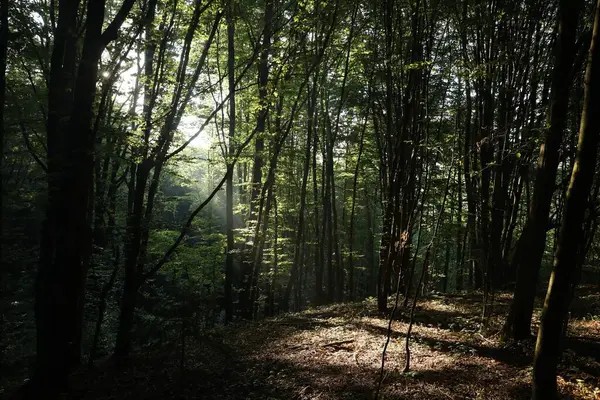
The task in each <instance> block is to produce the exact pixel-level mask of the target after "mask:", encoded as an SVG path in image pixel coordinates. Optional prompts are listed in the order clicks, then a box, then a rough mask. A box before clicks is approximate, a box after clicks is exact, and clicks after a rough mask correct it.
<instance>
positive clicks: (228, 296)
mask: <svg viewBox="0 0 600 400" xmlns="http://www.w3.org/2000/svg"><path fill="white" fill-rule="evenodd" d="M233 13H234V3H233V1H230V2H229V4H228V9H227V75H228V82H229V145H228V151H229V154H228V156H229V160H227V182H226V186H225V191H226V219H227V221H226V225H227V255H226V256H225V318H226V320H227V321H228V322H230V321H232V320H233V280H234V276H233V275H234V267H233V252H234V246H235V243H234V238H233V165H232V160H231V159H232V157H233V156H234V153H235V149H234V139H233V138H234V136H235V47H234V38H235V22H234V19H233Z"/></svg>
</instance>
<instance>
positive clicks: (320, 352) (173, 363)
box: [69, 292, 600, 400]
mask: <svg viewBox="0 0 600 400" xmlns="http://www.w3.org/2000/svg"><path fill="white" fill-rule="evenodd" d="M497 297H498V298H497V299H496V300H495V303H494V307H493V312H494V316H492V317H491V318H490V319H489V320H488V322H487V323H486V325H485V327H484V326H482V322H481V317H480V314H481V301H480V297H479V296H476V295H472V296H445V297H442V296H430V297H429V298H427V299H425V300H422V301H421V302H420V303H419V305H418V307H417V312H416V323H415V326H414V329H413V335H412V341H411V344H410V347H411V354H412V359H411V369H410V372H408V373H402V372H401V371H402V369H403V366H404V360H405V349H404V347H405V332H406V329H407V327H408V313H409V312H408V310H405V309H398V311H397V312H396V314H395V320H394V321H393V324H392V330H391V335H390V342H389V346H388V349H387V356H386V361H385V369H384V375H383V381H382V385H381V392H380V396H379V398H380V399H384V398H385V399H527V398H529V396H530V384H529V382H530V376H531V360H532V356H533V346H534V343H533V338H532V340H531V341H528V342H523V343H516V344H511V345H503V344H501V343H500V342H499V340H498V336H499V335H498V332H499V329H500V326H501V321H502V318H501V317H502V316H503V315H505V312H506V307H507V306H508V301H509V298H508V297H507V296H497ZM598 307H600V296H599V295H598V294H593V292H590V293H582V294H581V295H580V296H579V297H578V299H577V303H576V304H575V305H574V307H573V312H572V314H573V315H572V317H573V321H572V323H571V326H570V337H569V339H568V341H567V343H566V344H565V346H566V349H565V352H564V357H563V358H564V360H563V364H562V365H561V366H560V371H559V378H558V380H559V387H560V390H561V393H562V396H563V397H564V398H572V399H599V398H600V389H599V388H600V379H599V377H600V321H599V320H598V315H599V314H600V312H599V310H598ZM536 318H537V317H536ZM387 329H388V319H387V317H386V316H383V315H380V314H378V313H377V312H376V310H375V304H374V303H373V302H372V301H369V300H367V301H364V302H361V303H352V304H343V305H334V306H329V307H320V308H317V309H314V310H308V311H304V312H301V313H295V314H287V315H284V316H281V317H279V318H275V319H271V320H266V321H261V322H244V323H238V324H234V325H232V326H228V327H225V328H220V329H215V330H211V331H209V332H205V334H203V336H202V337H200V338H197V339H195V340H193V341H192V339H191V338H188V339H187V343H185V353H184V354H183V363H182V352H181V345H180V344H178V345H175V344H174V345H173V346H172V348H170V349H169V348H164V347H163V348H161V349H158V350H156V351H148V352H146V353H145V354H144V355H142V356H139V357H138V358H136V359H135V360H133V362H132V364H131V366H130V367H129V368H127V369H126V370H116V369H115V368H113V367H110V366H108V365H107V366H105V367H103V368H102V370H99V371H98V370H97V371H91V372H85V373H83V372H82V373H80V374H76V375H75V376H74V377H73V391H72V393H71V394H70V396H69V398H73V399H127V398H130V399H157V400H158V399H223V400H225V399H227V400H229V399H298V400H300V399H372V398H375V390H376V387H377V382H378V380H379V376H380V375H379V374H380V370H381V354H382V348H383V345H384V343H385V341H386V337H387Z"/></svg>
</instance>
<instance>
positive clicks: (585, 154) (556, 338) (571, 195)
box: [533, 2, 600, 400]
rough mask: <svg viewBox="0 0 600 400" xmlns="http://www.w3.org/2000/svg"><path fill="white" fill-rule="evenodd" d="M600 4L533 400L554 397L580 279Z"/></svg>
mask: <svg viewBox="0 0 600 400" xmlns="http://www.w3.org/2000/svg"><path fill="white" fill-rule="evenodd" d="M599 34H600V2H597V4H596V10H595V16H594V28H593V37H592V42H591V45H590V51H589V58H588V64H587V68H586V74H585V79H584V84H585V97H584V108H583V112H582V117H581V123H580V127H579V143H578V145H577V156H576V159H575V163H574V165H573V171H572V173H571V181H570V184H569V189H568V190H567V196H566V204H565V209H564V213H563V221H562V227H561V231H560V238H559V243H558V247H557V250H556V253H555V254H554V266H553V270H552V275H551V277H550V283H549V284H548V292H547V294H546V301H545V302H544V309H543V311H542V319H541V324H540V329H539V331H538V337H537V343H536V348H535V357H534V361H533V399H535V400H541V399H554V398H556V396H557V393H556V367H557V364H558V360H559V357H560V354H561V339H562V338H561V336H562V327H563V321H564V319H565V318H566V315H567V312H568V307H569V297H570V296H569V295H570V292H571V285H572V284H573V281H574V279H576V269H575V268H573V261H574V260H576V259H577V258H578V248H579V245H580V242H581V241H582V240H583V229H582V227H583V223H584V217H585V212H586V209H587V208H588V196H589V194H590V191H591V188H592V183H593V179H594V172H595V169H596V159H597V153H598V136H599V131H600V118H598V113H597V110H598V107H600V44H599V43H598V35H599Z"/></svg>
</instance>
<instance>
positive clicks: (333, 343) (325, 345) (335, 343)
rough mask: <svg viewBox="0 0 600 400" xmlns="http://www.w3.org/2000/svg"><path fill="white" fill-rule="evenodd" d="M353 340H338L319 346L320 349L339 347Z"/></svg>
mask: <svg viewBox="0 0 600 400" xmlns="http://www.w3.org/2000/svg"><path fill="white" fill-rule="evenodd" d="M352 342H354V339H346V340H338V341H337V342H331V343H326V344H323V345H321V347H330V346H340V345H342V344H347V343H352Z"/></svg>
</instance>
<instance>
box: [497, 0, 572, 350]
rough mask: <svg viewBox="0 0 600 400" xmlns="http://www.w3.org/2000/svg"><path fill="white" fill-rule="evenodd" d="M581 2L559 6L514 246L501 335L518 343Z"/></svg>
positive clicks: (542, 237) (534, 275)
mask: <svg viewBox="0 0 600 400" xmlns="http://www.w3.org/2000/svg"><path fill="white" fill-rule="evenodd" d="M581 4H582V2H581V1H579V0H575V1H569V0H561V1H560V4H559V35H558V39H557V43H556V53H555V62H554V71H553V73H552V102H551V105H550V111H549V116H548V123H549V127H548V129H546V133H545V141H544V144H543V145H542V146H541V148H540V154H539V159H538V168H537V173H536V179H535V186H534V191H533V197H532V199H531V204H530V207H529V216H528V219H527V222H526V224H525V227H524V228H523V232H522V233H521V236H520V238H519V241H518V243H517V249H516V251H515V256H514V259H513V265H514V266H513V268H514V269H515V270H516V271H517V283H516V286H515V292H514V298H513V302H512V304H511V309H510V312H509V315H508V317H507V320H506V323H505V326H504V329H503V331H504V336H505V337H510V338H512V339H514V340H522V339H526V338H528V337H530V335H531V330H530V326H531V316H532V314H533V304H534V301H535V293H536V285H537V281H538V275H539V271H540V266H541V262H542V256H543V254H544V249H545V243H546V230H547V229H546V228H547V226H548V217H549V215H550V206H551V203H552V196H553V194H554V188H555V182H556V172H557V168H558V163H559V150H560V145H561V143H562V138H563V130H564V126H565V120H566V116H567V111H568V105H569V92H570V87H571V81H570V79H568V76H569V71H570V70H571V68H572V66H573V60H574V57H575V35H576V30H577V20H578V15H579V9H580V8H581Z"/></svg>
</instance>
